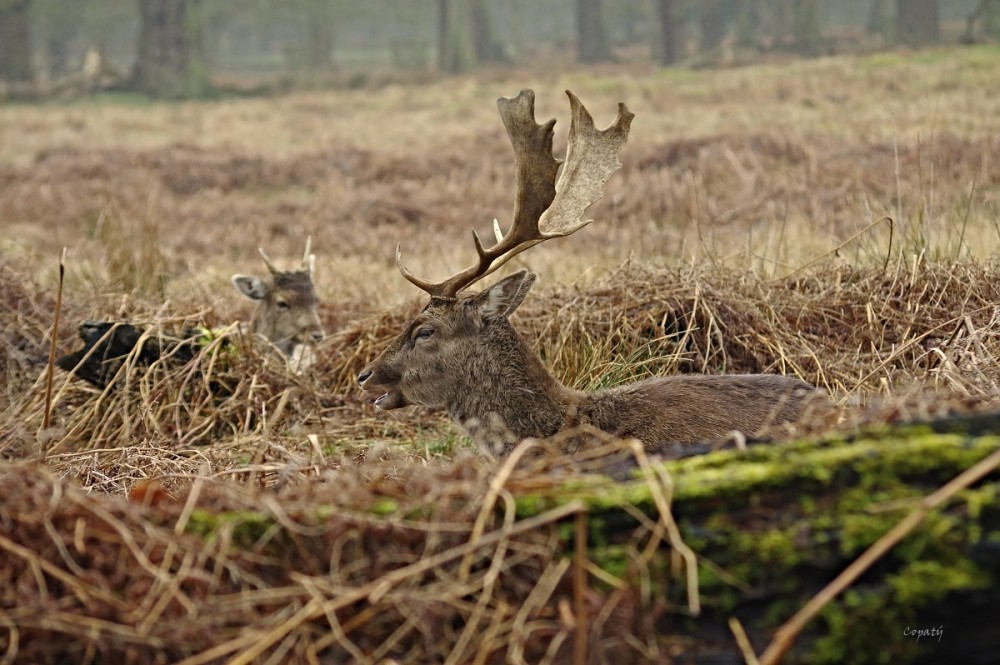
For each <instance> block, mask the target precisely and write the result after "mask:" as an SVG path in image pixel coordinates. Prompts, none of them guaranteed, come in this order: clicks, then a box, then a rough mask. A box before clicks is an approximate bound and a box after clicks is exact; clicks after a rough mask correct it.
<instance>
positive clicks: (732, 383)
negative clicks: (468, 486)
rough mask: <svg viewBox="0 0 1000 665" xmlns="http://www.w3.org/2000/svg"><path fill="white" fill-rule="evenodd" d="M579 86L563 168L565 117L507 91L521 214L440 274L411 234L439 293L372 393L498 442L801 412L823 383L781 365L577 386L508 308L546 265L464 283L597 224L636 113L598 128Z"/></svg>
mask: <svg viewBox="0 0 1000 665" xmlns="http://www.w3.org/2000/svg"><path fill="white" fill-rule="evenodd" d="M567 94H568V95H569V102H570V109H571V113H572V119H571V124H570V129H569V142H568V147H567V150H566V158H565V161H564V162H563V163H562V170H561V171H559V167H560V162H559V161H558V160H556V159H555V158H554V157H553V155H552V137H553V126H554V124H555V120H550V121H549V122H547V123H545V124H544V125H539V124H537V123H536V122H535V117H534V93H533V92H532V91H530V90H523V91H521V93H520V95H518V96H517V97H516V98H513V99H511V98H500V99H499V100H498V101H497V105H498V107H499V110H500V116H501V118H502V119H503V123H504V125H505V126H506V128H507V133H508V135H509V137H510V140H511V143H512V145H513V147H514V156H515V165H516V177H515V182H516V195H515V202H514V213H513V223H512V226H511V229H510V231H509V232H508V233H507V234H506V235H503V234H502V233H501V231H500V229H499V225H497V224H496V223H494V232H495V234H496V236H497V241H496V243H495V244H494V245H493V246H492V247H489V248H487V247H484V245H483V243H482V241H481V239H480V237H479V236H478V234H476V233H475V231H473V240H474V243H475V248H476V252H477V254H478V260H477V262H476V263H475V264H474V265H472V266H470V267H469V268H467V269H465V270H463V271H461V272H459V273H457V274H455V275H454V276H452V277H450V278H448V279H446V280H445V281H443V282H440V283H431V282H428V281H424V280H422V279H419V278H417V277H416V276H414V275H413V274H412V273H411V272H410V271H409V270H407V268H406V267H405V266H404V265H403V263H402V260H401V258H400V251H399V247H398V246H397V248H396V263H397V266H398V268H399V270H400V272H401V273H402V274H403V276H404V277H405V278H406V279H407V280H408V281H410V282H411V283H412V284H414V285H415V286H417V287H419V288H420V289H422V290H423V291H425V292H426V293H428V294H429V295H430V302H429V303H428V304H427V306H426V307H425V308H424V309H423V311H422V312H421V313H420V314H419V315H418V316H417V318H416V319H414V320H413V322H412V323H410V325H409V326H407V328H406V330H404V331H403V333H402V334H401V335H399V336H398V337H397V338H396V339H395V340H393V341H392V343H391V344H390V345H389V347H388V348H386V349H385V351H384V352H383V353H382V354H381V355H380V356H379V357H378V358H376V359H375V360H374V361H373V362H372V363H371V364H370V365H368V366H367V367H366V368H365V369H364V370H363V371H362V372H361V373H360V374H359V375H358V380H359V382H360V383H361V386H362V387H363V388H364V389H365V390H366V391H370V392H376V393H378V394H379V397H377V398H376V399H375V406H376V407H377V408H379V409H396V408H399V407H403V406H407V405H411V404H413V405H423V406H429V407H438V408H440V407H444V408H446V409H447V410H448V412H449V414H450V415H451V416H452V417H453V418H454V419H455V420H456V421H458V422H459V423H460V424H461V425H462V426H463V427H464V428H465V429H466V431H467V432H468V433H469V434H470V436H472V437H473V438H474V439H475V440H477V442H480V443H489V444H490V445H491V446H493V447H494V448H495V451H496V452H509V451H510V450H511V448H512V447H513V445H514V444H516V443H517V442H519V441H521V440H522V439H525V438H527V437H547V436H551V435H553V434H556V433H557V432H560V431H563V430H566V429H569V428H572V427H574V426H578V425H583V424H586V425H590V426H592V427H596V428H598V429H600V430H603V431H605V432H608V433H611V434H614V435H616V436H619V437H634V438H637V439H640V440H642V441H643V443H644V444H645V445H647V446H651V447H652V446H662V445H668V444H673V443H682V442H695V441H707V440H714V439H719V438H723V437H725V436H727V435H728V434H729V433H730V432H732V431H733V430H739V431H741V432H743V433H746V434H753V433H756V432H758V431H760V430H761V429H762V428H764V427H766V426H768V425H770V424H777V423H784V422H789V421H794V420H795V419H797V418H798V417H799V416H800V414H801V413H802V411H803V409H804V406H805V404H806V403H807V402H808V401H809V400H811V399H813V398H815V397H816V396H817V394H818V391H817V390H816V389H815V388H814V387H813V386H811V385H809V384H808V383H806V382H804V381H801V380H799V379H796V378H791V377H786V376H780V375H764V374H748V375H721V376H715V375H694V376H691V375H685V376H668V377H657V378H650V379H646V380H643V381H640V382H638V383H633V384H630V385H625V386H620V387H615V388H610V389H605V390H599V391H596V392H584V391H579V390H573V389H570V388H567V387H566V386H563V385H562V384H561V383H559V381H558V380H557V379H556V378H555V377H554V376H553V375H552V374H551V373H550V372H549V371H548V370H547V369H546V368H545V366H544V365H543V364H542V362H541V360H540V358H539V357H538V355H537V354H536V353H534V352H533V351H532V349H531V348H530V347H529V346H528V344H527V343H526V342H525V341H524V340H523V339H522V338H521V336H520V335H519V334H518V333H517V332H516V331H515V330H514V328H513V326H512V325H511V323H510V321H509V320H508V317H509V316H510V315H511V314H512V313H513V312H514V310H515V309H517V307H518V306H519V305H520V304H521V301H522V300H523V299H524V297H525V296H526V295H527V293H528V290H529V289H530V288H531V285H532V284H534V282H535V277H536V276H535V275H534V274H532V273H530V272H528V271H526V270H520V271H518V272H516V273H514V274H512V275H510V276H509V277H506V278H504V279H502V280H500V281H498V282H497V283H495V284H494V285H492V286H490V287H488V288H486V289H485V290H483V291H481V292H479V293H474V294H463V293H462V290H463V289H465V288H466V287H468V286H470V285H471V284H473V283H474V282H476V281H477V280H479V279H481V278H482V277H484V276H486V275H489V274H490V273H492V272H493V271H495V270H496V269H497V268H499V267H500V266H501V265H503V264H504V263H506V262H507V261H509V260H510V259H511V258H512V257H513V256H514V255H516V254H518V253H519V252H522V251H524V250H526V249H528V248H529V247H532V246H534V245H536V244H538V243H540V242H543V241H545V240H549V239H551V238H558V237H562V236H567V235H569V234H571V233H573V232H575V231H577V230H579V229H580V228H582V227H583V226H585V225H586V224H588V223H589V221H590V220H584V219H582V215H583V213H584V211H585V210H586V209H587V208H588V207H589V206H590V205H591V204H592V203H594V202H595V201H597V200H598V199H599V198H600V197H601V194H602V189H603V187H604V185H605V183H606V182H607V181H608V179H610V177H611V176H612V175H613V174H614V173H615V172H616V171H617V170H618V169H619V168H620V167H621V164H620V162H619V161H618V151H619V149H620V148H621V146H622V145H624V144H625V141H626V140H627V138H628V133H629V126H630V124H631V121H632V118H633V114H632V113H631V112H630V111H629V110H628V108H627V107H626V106H625V104H623V103H619V105H618V117H617V119H616V120H615V122H614V123H613V124H612V125H611V126H610V127H608V128H607V129H604V130H598V129H596V128H595V127H594V121H593V118H592V117H591V115H590V113H589V112H588V111H587V109H586V108H584V106H583V105H582V104H581V103H580V100H579V99H577V97H576V96H575V95H574V94H573V93H572V92H569V91H567ZM557 172H559V178H558V180H556V175H557ZM498 444H500V445H498Z"/></svg>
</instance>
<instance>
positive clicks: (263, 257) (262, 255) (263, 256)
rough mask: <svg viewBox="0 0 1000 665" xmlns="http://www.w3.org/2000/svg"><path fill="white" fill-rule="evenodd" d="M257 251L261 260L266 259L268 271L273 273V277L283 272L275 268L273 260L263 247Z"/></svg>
mask: <svg viewBox="0 0 1000 665" xmlns="http://www.w3.org/2000/svg"><path fill="white" fill-rule="evenodd" d="M257 251H258V252H260V258H262V259H264V263H265V264H266V265H267V269H268V270H269V271H271V274H272V275H277V274H278V273H280V272H281V271H280V270H278V269H277V268H275V267H274V264H273V263H271V259H270V258H269V257H268V255H267V253H266V252H265V251H264V248H263V247H258V248H257Z"/></svg>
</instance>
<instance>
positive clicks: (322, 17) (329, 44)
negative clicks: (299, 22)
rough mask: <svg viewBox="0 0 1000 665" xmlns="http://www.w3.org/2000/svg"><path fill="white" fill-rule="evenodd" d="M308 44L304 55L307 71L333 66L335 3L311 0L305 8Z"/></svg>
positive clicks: (326, 0)
mask: <svg viewBox="0 0 1000 665" xmlns="http://www.w3.org/2000/svg"><path fill="white" fill-rule="evenodd" d="M305 17H306V22H307V25H306V44H305V52H304V53H303V54H302V58H303V64H304V65H305V66H306V68H307V69H312V70H320V69H327V68H329V67H330V66H331V65H333V3H332V2H330V0H310V2H308V3H306V6H305Z"/></svg>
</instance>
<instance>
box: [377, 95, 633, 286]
mask: <svg viewBox="0 0 1000 665" xmlns="http://www.w3.org/2000/svg"><path fill="white" fill-rule="evenodd" d="M566 94H567V95H568V96H569V105H570V112H571V120H570V128H569V144H568V146H567V148H566V161H565V163H563V165H562V171H561V173H559V180H558V182H557V181H556V173H557V172H558V171H559V165H560V163H561V162H559V160H557V159H556V158H555V157H553V156H552V135H553V127H554V126H555V123H556V121H555V119H552V120H549V121H548V122H546V123H545V124H544V125H539V124H538V123H537V122H535V93H534V92H532V91H531V90H527V89H525V90H522V91H521V93H520V94H519V95H518V96H517V97H514V98H509V97H501V98H500V99H498V100H497V107H498V108H499V110H500V117H501V118H502V119H503V123H504V126H505V127H506V128H507V135H508V136H509V137H510V142H511V145H512V146H513V148H514V162H515V167H516V171H515V177H514V185H515V192H516V193H515V196H514V219H513V222H512V224H511V228H510V231H508V232H507V234H506V235H504V234H503V233H502V232H501V231H500V225H499V223H498V222H497V221H496V220H493V232H494V235H495V236H496V239H497V241H496V243H495V244H494V245H493V246H492V247H489V248H485V247H483V242H482V240H481V239H480V237H479V234H478V233H476V231H475V230H473V231H472V239H473V242H474V243H475V246H476V253H477V254H478V255H479V260H478V261H477V262H476V264H474V265H472V266H469V267H468V268H466V269H465V270H463V271H461V272H459V273H457V274H455V275H453V276H451V277H449V278H448V279H446V280H445V281H443V282H438V283H432V282H428V281H425V280H422V279H420V278H418V277H416V276H415V275H414V274H413V273H411V272H410V271H409V270H407V268H406V266H404V265H403V261H402V255H401V252H400V247H399V246H398V245H397V246H396V265H397V266H398V267H399V271H400V272H401V273H402V274H403V277H405V278H406V279H407V280H408V281H409V282H410V283H412V284H413V285H415V286H417V287H418V288H420V289H422V290H424V291H425V292H427V293H429V294H430V295H431V296H432V297H438V298H454V297H455V296H456V295H457V294H458V292H459V291H461V290H462V289H464V288H465V287H467V286H469V285H471V284H473V283H475V282H476V281H478V280H479V279H482V278H483V277H485V276H486V275H489V274H490V273H492V272H493V271H495V270H497V269H498V268H499V267H500V266H502V265H503V264H505V263H506V262H507V261H509V260H510V259H512V258H513V257H514V256H516V255H517V254H520V253H521V252H523V251H524V250H526V249H529V248H530V247H534V246H535V245H537V244H538V243H540V242H544V241H545V240H549V239H551V238H561V237H563V236H568V235H570V234H571V233H574V232H576V231H578V230H580V229H581V228H583V227H584V226H586V225H587V224H589V223H590V222H591V220H582V219H581V217H582V215H583V213H584V211H586V209H587V208H588V207H590V206H591V205H592V204H593V203H594V202H595V201H597V200H598V199H599V198H601V194H602V190H603V188H604V185H605V183H607V181H608V180H609V179H610V178H611V176H612V175H614V173H615V171H617V170H618V169H619V168H621V162H619V161H618V151H619V149H620V148H621V147H622V146H623V145H624V144H625V141H626V140H628V132H629V127H630V126H631V123H632V118H634V117H635V115H634V114H633V113H632V112H630V111H629V110H628V108H627V107H626V106H625V104H624V103H621V102H619V104H618V117H617V118H616V119H615V122H614V123H613V124H612V125H611V126H610V127H608V128H607V129H603V130H598V129H596V128H595V127H594V119H593V117H591V115H590V113H589V112H588V111H587V109H586V108H585V107H584V106H583V104H582V103H580V100H579V99H578V98H577V96H576V95H574V94H573V93H572V92H570V91H569V90H567V91H566Z"/></svg>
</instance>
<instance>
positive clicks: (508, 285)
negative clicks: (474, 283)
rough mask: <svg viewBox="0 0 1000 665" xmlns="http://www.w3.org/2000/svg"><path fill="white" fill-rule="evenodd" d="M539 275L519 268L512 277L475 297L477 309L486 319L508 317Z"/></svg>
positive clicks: (502, 280)
mask: <svg viewBox="0 0 1000 665" xmlns="http://www.w3.org/2000/svg"><path fill="white" fill-rule="evenodd" d="M537 277H538V275H536V274H535V273H532V272H528V271H527V270H518V271H517V272H516V273H514V274H513V275H511V276H510V277H505V278H504V279H501V280H500V281H499V282H497V283H496V284H494V285H493V286H491V287H489V288H487V289H484V290H483V291H481V292H480V293H479V294H478V295H477V296H476V297H475V300H474V304H475V308H476V310H477V311H478V312H479V315H480V316H481V317H482V319H483V320H484V321H486V320H489V319H496V318H504V319H505V318H507V317H508V316H510V315H511V314H513V313H514V310H515V309H517V308H518V306H520V304H521V301H523V300H524V297H525V296H526V295H528V291H529V290H530V289H531V285H532V284H534V283H535V279H536V278H537Z"/></svg>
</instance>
